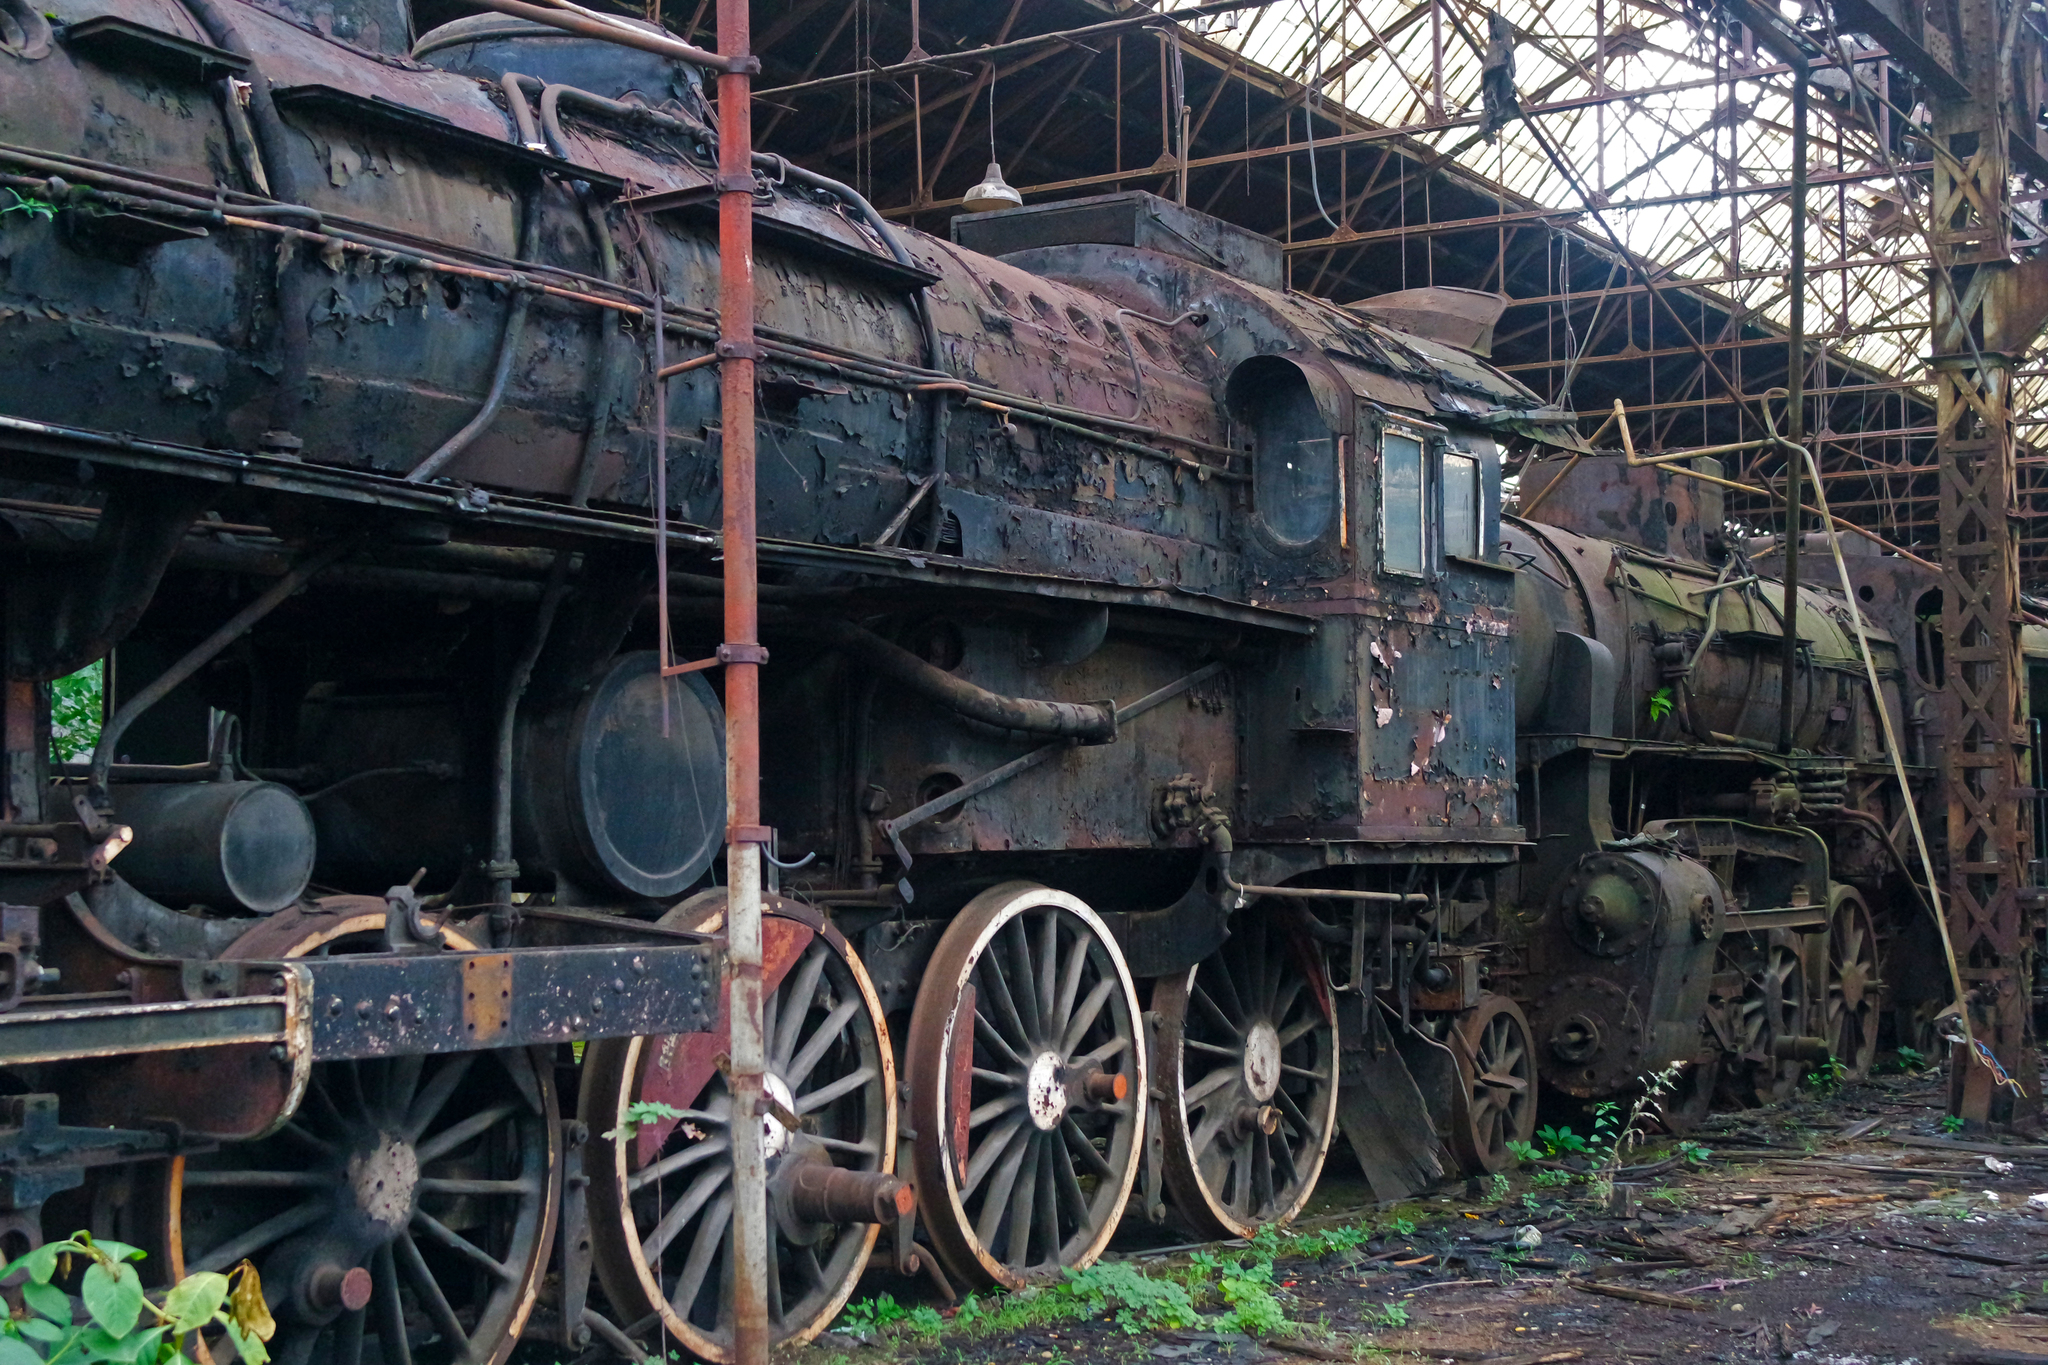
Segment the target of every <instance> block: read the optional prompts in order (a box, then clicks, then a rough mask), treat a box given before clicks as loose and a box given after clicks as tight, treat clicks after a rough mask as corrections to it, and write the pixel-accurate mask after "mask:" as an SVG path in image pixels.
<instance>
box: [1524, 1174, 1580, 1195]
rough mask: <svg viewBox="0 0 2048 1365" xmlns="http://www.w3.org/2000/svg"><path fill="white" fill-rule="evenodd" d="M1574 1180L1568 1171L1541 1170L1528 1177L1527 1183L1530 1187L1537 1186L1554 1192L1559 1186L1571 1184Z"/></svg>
mask: <svg viewBox="0 0 2048 1365" xmlns="http://www.w3.org/2000/svg"><path fill="white" fill-rule="evenodd" d="M1575 1178H1576V1177H1574V1176H1573V1175H1572V1173H1571V1172H1570V1171H1550V1170H1543V1171H1538V1172H1536V1174H1534V1175H1532V1176H1530V1177H1529V1183H1530V1184H1532V1185H1539V1186H1541V1187H1543V1188H1544V1189H1552V1190H1554V1189H1557V1188H1558V1187H1559V1186H1561V1185H1569V1184H1571V1183H1572V1181H1573V1180H1574V1179H1575Z"/></svg>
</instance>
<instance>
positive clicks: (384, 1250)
mask: <svg viewBox="0 0 2048 1365" xmlns="http://www.w3.org/2000/svg"><path fill="white" fill-rule="evenodd" d="M370 1275H371V1282H370V1295H371V1299H372V1302H371V1304H370V1311H371V1312H372V1313H373V1314H375V1315H376V1319H377V1345H378V1348H379V1350H378V1354H379V1355H380V1356H382V1357H383V1360H384V1362H385V1365H412V1343H411V1342H408V1341H407V1340H406V1339H405V1305H404V1304H402V1303H401V1302H399V1298H398V1268H397V1266H395V1265H394V1264H393V1263H392V1256H391V1247H390V1245H389V1244H388V1243H387V1244H386V1245H384V1246H380V1247H378V1248H377V1250H376V1251H375V1252H374V1253H373V1254H372V1256H371V1270H370Z"/></svg>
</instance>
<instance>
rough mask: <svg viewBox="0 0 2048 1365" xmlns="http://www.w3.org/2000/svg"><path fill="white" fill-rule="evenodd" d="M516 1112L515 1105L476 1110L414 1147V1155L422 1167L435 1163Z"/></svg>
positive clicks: (501, 1105)
mask: <svg viewBox="0 0 2048 1365" xmlns="http://www.w3.org/2000/svg"><path fill="white" fill-rule="evenodd" d="M518 1112H519V1106H518V1105H516V1104H494V1105H492V1106H491V1107H490V1108H488V1109H481V1110H478V1111H477V1112H476V1113H474V1114H471V1115H470V1116H469V1117H468V1118H466V1119H464V1120H462V1121H461V1122H460V1123H453V1124H450V1125H449V1126H448V1127H446V1128H443V1129H442V1130H441V1131H440V1132H438V1133H436V1134H434V1136H433V1137H432V1138H430V1139H428V1140H427V1141H425V1142H422V1143H418V1144H417V1145H415V1146H414V1148H413V1152H414V1155H416V1156H417V1157H418V1158H419V1163H420V1165H422V1166H424V1165H426V1164H427V1163H428V1162H431V1161H437V1160H439V1159H440V1158H442V1157H444V1156H446V1155H448V1153H450V1152H452V1151H454V1150H455V1149H456V1148H458V1147H460V1146H462V1144H463V1143H465V1142H468V1141H470V1140H471V1139H473V1138H476V1137H479V1136H481V1135H482V1134H484V1133H487V1132H489V1131H490V1130H491V1129H493V1128H495V1127H497V1126H498V1125H499V1124H500V1123H503V1122H504V1121H505V1120H506V1119H508V1118H511V1117H512V1116H513V1115H514V1114H516V1113H518Z"/></svg>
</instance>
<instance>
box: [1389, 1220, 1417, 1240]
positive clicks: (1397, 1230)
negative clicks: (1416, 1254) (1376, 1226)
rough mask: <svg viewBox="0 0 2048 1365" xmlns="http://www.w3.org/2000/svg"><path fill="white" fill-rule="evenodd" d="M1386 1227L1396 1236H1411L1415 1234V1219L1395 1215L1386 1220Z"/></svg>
mask: <svg viewBox="0 0 2048 1365" xmlns="http://www.w3.org/2000/svg"><path fill="white" fill-rule="evenodd" d="M1387 1228H1388V1230H1389V1231H1391V1232H1392V1233H1393V1234H1394V1235H1395V1236H1396V1237H1413V1236H1414V1235H1415V1220H1414V1219H1413V1218H1402V1217H1398V1216H1396V1217H1393V1218H1389V1219H1388V1220H1387Z"/></svg>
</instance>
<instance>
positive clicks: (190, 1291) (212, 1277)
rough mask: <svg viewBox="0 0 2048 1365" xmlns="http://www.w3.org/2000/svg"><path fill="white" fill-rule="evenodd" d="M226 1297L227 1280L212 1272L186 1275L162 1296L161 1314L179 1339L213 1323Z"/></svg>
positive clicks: (225, 1277)
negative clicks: (162, 1308) (169, 1322)
mask: <svg viewBox="0 0 2048 1365" xmlns="http://www.w3.org/2000/svg"><path fill="white" fill-rule="evenodd" d="M227 1296H228V1277H227V1276H225V1275H222V1274H218V1273H216V1272H214V1271H211V1270H205V1271H201V1272H200V1273H199V1274H197V1275H187V1276H186V1277H185V1278H184V1279H182V1280H180V1281H179V1282H178V1285H177V1287H176V1288H174V1289H173V1290H171V1292H170V1293H168V1294H166V1295H164V1312H165V1313H166V1314H168V1315H169V1316H170V1319H171V1327H172V1330H173V1331H175V1332H176V1333H177V1334H178V1335H179V1336H183V1335H185V1333H187V1332H194V1331H197V1330H198V1329H199V1328H201V1327H203V1326H205V1325H206V1324H207V1323H209V1322H211V1321H212V1320H213V1315H214V1314H215V1313H218V1312H219V1311H220V1306H221V1304H222V1302H223V1301H225V1300H226V1298H227Z"/></svg>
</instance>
